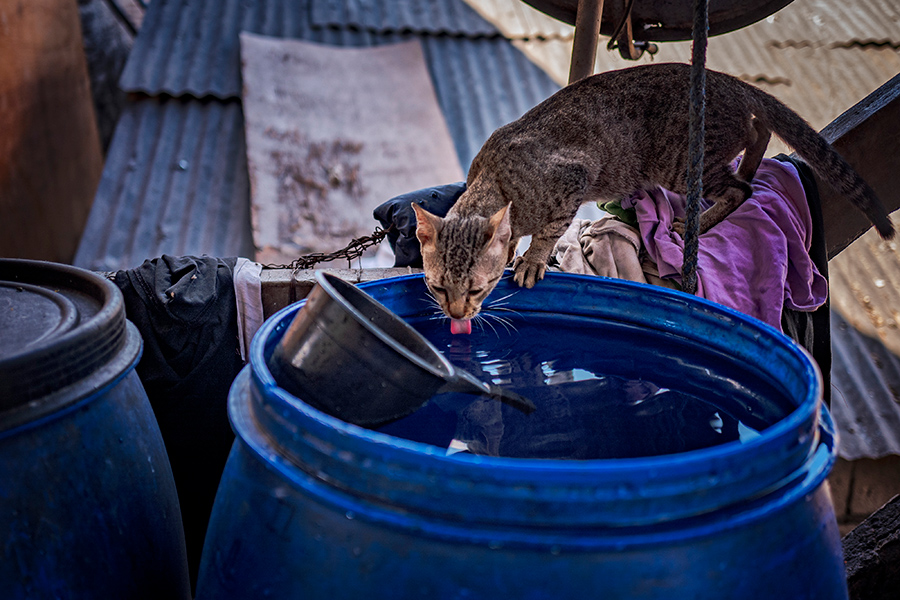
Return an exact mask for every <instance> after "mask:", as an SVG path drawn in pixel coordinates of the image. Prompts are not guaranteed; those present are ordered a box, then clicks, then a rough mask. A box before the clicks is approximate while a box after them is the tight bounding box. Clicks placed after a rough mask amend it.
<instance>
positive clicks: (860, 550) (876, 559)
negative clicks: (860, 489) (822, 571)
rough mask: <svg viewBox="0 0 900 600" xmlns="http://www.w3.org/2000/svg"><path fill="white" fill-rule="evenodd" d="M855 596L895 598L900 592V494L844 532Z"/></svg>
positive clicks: (880, 599) (853, 599) (856, 598)
mask: <svg viewBox="0 0 900 600" xmlns="http://www.w3.org/2000/svg"><path fill="white" fill-rule="evenodd" d="M842 545H843V547H844V562H845V564H846V565H847V587H848V588H849V591H850V599H851V600H894V599H895V598H897V596H898V593H900V496H894V498H893V499H892V500H891V501H890V502H888V503H887V504H885V505H884V506H882V507H881V508H880V509H878V510H877V511H875V512H874V513H872V515H871V516H870V517H869V518H868V519H866V520H865V521H863V522H862V523H860V525H859V526H858V527H857V528H856V529H854V530H853V531H851V532H850V533H848V534H847V535H846V536H844V539H843V540H842Z"/></svg>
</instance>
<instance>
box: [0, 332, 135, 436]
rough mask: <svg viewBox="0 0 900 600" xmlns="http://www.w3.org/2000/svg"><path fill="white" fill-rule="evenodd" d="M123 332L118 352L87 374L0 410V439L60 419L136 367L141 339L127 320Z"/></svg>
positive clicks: (97, 395)
mask: <svg viewBox="0 0 900 600" xmlns="http://www.w3.org/2000/svg"><path fill="white" fill-rule="evenodd" d="M124 331H125V335H124V336H123V337H124V343H123V345H122V348H121V349H120V351H119V354H117V355H116V356H115V357H113V358H112V359H111V360H110V361H108V362H107V363H105V364H104V365H102V366H101V367H100V368H98V369H97V370H96V371H94V372H93V373H91V374H90V375H88V376H87V377H85V378H83V379H81V380H79V381H78V382H76V383H74V384H72V385H69V386H66V387H63V388H60V389H58V390H56V391H54V392H52V393H50V394H47V395H46V396H44V397H42V398H41V399H40V400H39V401H32V402H29V403H27V404H23V405H21V406H17V407H14V408H11V409H9V410H6V411H3V412H0V439H3V438H5V437H8V436H12V435H18V434H19V433H21V432H23V431H25V430H26V429H31V428H34V427H40V426H41V424H43V423H45V422H46V421H47V420H49V419H57V418H62V417H64V416H65V415H66V414H67V413H68V412H70V411H72V410H77V409H78V408H79V407H81V406H83V405H85V404H88V403H90V402H93V401H94V400H95V399H97V398H101V397H103V396H104V395H105V394H108V393H109V392H110V390H112V389H113V388H115V387H116V386H117V385H119V383H121V381H122V380H123V379H125V377H127V376H128V374H129V373H130V372H131V371H133V370H134V369H135V367H137V365H138V363H139V362H140V360H141V356H142V354H143V352H144V340H143V339H142V338H141V334H140V332H139V331H138V329H137V327H136V326H135V325H134V324H133V323H132V322H131V321H125V325H124Z"/></svg>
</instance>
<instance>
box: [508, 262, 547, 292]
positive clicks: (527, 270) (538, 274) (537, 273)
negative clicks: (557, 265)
mask: <svg viewBox="0 0 900 600" xmlns="http://www.w3.org/2000/svg"><path fill="white" fill-rule="evenodd" d="M546 270H547V264H546V263H544V262H540V263H535V262H531V261H528V260H526V259H525V258H524V257H522V256H520V257H519V258H517V259H516V262H515V264H514V265H513V271H515V274H514V275H513V278H514V279H515V280H516V283H518V284H519V287H526V288H529V289H531V288H533V287H534V284H536V283H537V282H538V281H540V280H541V279H543V278H544V272H545V271H546Z"/></svg>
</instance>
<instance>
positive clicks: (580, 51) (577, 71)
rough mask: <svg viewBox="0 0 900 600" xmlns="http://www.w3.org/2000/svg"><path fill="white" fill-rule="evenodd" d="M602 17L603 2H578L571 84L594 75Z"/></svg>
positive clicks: (592, 0) (598, 0)
mask: <svg viewBox="0 0 900 600" xmlns="http://www.w3.org/2000/svg"><path fill="white" fill-rule="evenodd" d="M602 15H603V0H578V12H576V13H575V39H574V41H573V43H572V61H571V63H570V64H569V83H574V82H576V81H578V80H579V79H584V78H585V77H588V76H590V75H592V74H593V73H594V62H595V61H596V59H597V43H598V40H599V37H600V17H601V16H602Z"/></svg>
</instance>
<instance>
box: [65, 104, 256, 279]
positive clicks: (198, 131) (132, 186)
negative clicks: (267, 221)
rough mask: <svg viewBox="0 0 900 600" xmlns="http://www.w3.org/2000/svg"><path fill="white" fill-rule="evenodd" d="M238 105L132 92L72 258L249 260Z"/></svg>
mask: <svg viewBox="0 0 900 600" xmlns="http://www.w3.org/2000/svg"><path fill="white" fill-rule="evenodd" d="M249 194H250V184H249V181H248V176H247V158H246V150H245V146H244V131H243V116H242V114H241V105H240V102H238V101H236V100H233V101H229V102H219V101H214V102H210V101H200V100H197V99H194V98H178V99H175V98H137V99H133V100H132V101H130V102H128V103H127V105H126V106H125V109H124V111H123V114H122V116H121V117H120V120H119V124H118V126H117V128H116V133H115V136H114V137H113V140H112V144H111V145H110V148H109V152H108V153H107V158H106V165H105V167H104V170H103V176H102V178H101V180H100V185H99V187H98V189H97V194H96V196H95V198H94V205H93V207H92V209H91V215H90V218H89V219H88V223H87V226H86V227H85V231H84V233H83V235H82V237H81V243H80V244H79V247H78V252H77V253H76V255H75V260H74V264H75V265H77V266H80V267H84V268H87V269H94V270H98V271H114V270H117V269H123V268H131V267H135V266H138V265H140V264H141V263H142V262H143V261H144V260H145V259H147V258H153V257H156V256H160V255H161V254H174V255H184V254H191V255H201V254H209V255H212V256H252V255H253V238H252V234H251V230H250V204H249V201H248V198H249Z"/></svg>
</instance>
